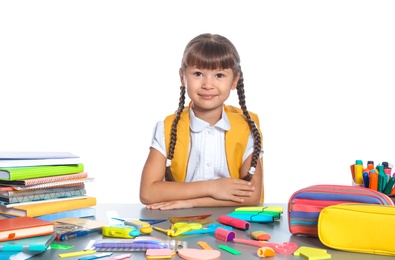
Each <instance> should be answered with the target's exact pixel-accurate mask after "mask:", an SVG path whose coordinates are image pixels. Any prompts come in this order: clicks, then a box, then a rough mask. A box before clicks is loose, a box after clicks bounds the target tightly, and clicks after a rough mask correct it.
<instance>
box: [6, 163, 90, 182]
mask: <svg viewBox="0 0 395 260" xmlns="http://www.w3.org/2000/svg"><path fill="white" fill-rule="evenodd" d="M83 171H84V165H83V164H82V163H80V164H71V165H45V166H30V167H5V168H4V167H3V168H0V180H10V181H14V180H25V179H33V178H42V177H50V176H58V175H65V174H71V173H79V172H83Z"/></svg>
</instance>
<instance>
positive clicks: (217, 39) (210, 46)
mask: <svg viewBox="0 0 395 260" xmlns="http://www.w3.org/2000/svg"><path fill="white" fill-rule="evenodd" d="M189 66H192V67H197V68H200V69H209V70H214V69H229V68H231V69H232V70H233V74H234V75H238V74H239V73H240V79H239V81H238V82H237V87H236V89H237V95H238V97H239V105H240V108H241V109H242V111H243V115H244V116H245V118H246V120H247V122H248V125H249V127H250V130H251V132H252V133H253V136H254V152H253V154H252V161H251V169H250V171H249V172H248V175H247V176H245V177H244V178H243V179H244V180H251V178H252V176H253V171H254V170H253V169H255V167H256V165H257V163H258V161H259V156H260V153H261V135H260V133H259V131H258V128H257V127H256V125H255V122H254V121H253V120H252V119H251V116H250V114H249V113H248V110H247V106H246V102H245V94H244V78H243V72H242V71H241V67H240V57H239V54H238V52H237V50H236V48H235V46H234V45H233V44H232V43H231V42H230V41H229V40H228V39H227V38H225V37H223V36H221V35H218V34H209V33H206V34H201V35H198V36H196V37H195V38H193V39H192V40H191V41H190V42H189V43H188V44H187V46H186V47H185V51H184V55H183V58H182V62H181V70H185V69H186V68H187V67H189ZM180 89H181V93H180V99H179V103H178V109H177V112H176V116H175V118H174V121H173V124H172V129H171V138H170V146H169V151H168V154H167V161H171V160H172V159H173V156H174V149H175V146H176V141H177V124H178V121H179V120H180V115H181V112H182V111H183V110H184V106H185V86H181V87H180ZM165 180H166V181H174V177H173V174H172V173H171V170H170V165H169V164H167V165H166V173H165Z"/></svg>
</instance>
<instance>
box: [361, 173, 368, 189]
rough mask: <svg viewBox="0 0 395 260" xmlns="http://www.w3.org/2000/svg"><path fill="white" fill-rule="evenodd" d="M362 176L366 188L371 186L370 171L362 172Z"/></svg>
mask: <svg viewBox="0 0 395 260" xmlns="http://www.w3.org/2000/svg"><path fill="white" fill-rule="evenodd" d="M362 178H363V186H364V187H365V188H369V173H368V172H364V173H363V174H362Z"/></svg>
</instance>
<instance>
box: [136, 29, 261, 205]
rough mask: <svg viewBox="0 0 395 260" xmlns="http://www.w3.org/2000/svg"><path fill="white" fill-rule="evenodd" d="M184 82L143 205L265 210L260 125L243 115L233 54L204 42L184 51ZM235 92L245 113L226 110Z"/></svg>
mask: <svg viewBox="0 0 395 260" xmlns="http://www.w3.org/2000/svg"><path fill="white" fill-rule="evenodd" d="M179 74H180V79H181V94H180V100H179V106H178V110H177V112H176V113H175V114H172V115H170V116H168V117H166V118H165V120H164V121H160V122H158V123H157V125H156V128H155V131H154V136H153V139H152V143H151V148H150V152H149V155H148V158H147V161H146V163H145V166H144V169H143V172H142V176H141V183H140V201H141V202H142V203H143V204H145V205H147V208H148V209H160V210H168V209H180V208H192V207H212V206H242V205H256V204H259V203H263V164H262V149H261V141H262V138H261V134H260V130H259V120H258V116H257V115H255V114H254V113H251V112H249V111H248V110H247V107H246V103H245V96H244V79H243V73H242V71H241V67H240V58H239V54H238V52H237V50H236V48H235V47H234V45H233V44H232V43H231V42H230V41H229V40H228V39H227V38H225V37H223V36H221V35H215V34H214V35H213V34H201V35H199V36H197V37H195V38H193V39H192V40H191V41H190V42H189V43H188V44H187V46H186V48H185V51H184V55H183V58H182V63H181V68H180V70H179ZM234 89H237V94H238V97H239V104H240V107H241V109H240V108H236V107H233V106H227V105H224V102H225V101H226V100H227V99H228V97H229V95H230V92H231V90H234ZM185 93H187V94H188V97H189V98H190V100H191V102H190V103H189V105H188V106H187V107H185Z"/></svg>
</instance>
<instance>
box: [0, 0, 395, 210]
mask: <svg viewBox="0 0 395 260" xmlns="http://www.w3.org/2000/svg"><path fill="white" fill-rule="evenodd" d="M394 13H395V2H393V1H347V0H343V1H316V0H314V1H232V0H226V1H225V0H224V1H211V0H200V1H198V2H196V1H171V0H168V1H161V0H152V1H96V0H95V1H84V0H78V1H73V0H69V1H1V2H0V88H1V92H0V98H1V99H0V111H1V112H0V113H1V114H0V120H1V123H2V125H1V127H0V129H1V130H0V133H1V134H0V150H3V151H69V152H72V153H75V154H77V155H79V156H80V157H81V158H82V159H83V162H84V164H85V168H86V171H87V172H88V173H89V175H90V176H91V177H95V182H94V183H91V184H88V187H87V189H88V194H90V195H92V196H96V197H97V199H98V202H99V203H107V202H132V203H139V196H138V194H139V182H140V174H141V170H142V168H143V165H144V162H145V159H146V156H147V154H148V150H149V145H150V141H151V134H152V130H153V127H154V124H155V123H156V121H157V120H160V119H163V118H164V116H166V115H167V114H170V113H172V112H174V111H175V110H176V108H177V104H178V98H179V85H180V83H179V78H178V69H179V66H180V61H181V56H182V52H183V50H184V47H185V45H186V44H187V42H188V41H189V40H190V39H191V38H192V37H194V36H196V35H198V34H200V33H205V32H210V33H218V34H222V35H224V36H226V37H228V38H229V39H230V40H231V41H232V42H233V43H234V44H235V45H236V47H237V49H238V51H239V54H240V56H241V65H242V68H243V72H244V77H245V88H246V98H247V108H248V109H249V110H251V111H254V112H256V113H258V114H259V116H260V120H261V127H262V132H263V134H264V150H265V155H264V162H265V166H264V168H265V196H266V202H286V201H288V198H289V197H290V195H291V194H292V193H293V192H294V191H296V190H297V189H299V188H302V187H304V186H307V185H312V184H322V183H326V184H328V183H331V184H350V182H351V180H350V170H349V166H350V165H351V164H352V163H353V162H354V161H355V160H356V159H361V160H363V161H364V162H365V163H366V161H367V160H374V161H375V162H376V163H378V162H381V161H389V162H392V163H395V155H394V147H395V138H394V132H395V131H394V124H393V123H394V111H395V108H394V106H395V103H394V98H393V93H394V85H395V75H394V74H395V47H394V46H395V16H394ZM228 104H233V105H237V106H238V103H237V93H236V92H234V93H232V97H231V98H230V100H229V102H228ZM169 192H171V191H169Z"/></svg>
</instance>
